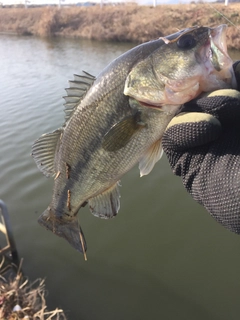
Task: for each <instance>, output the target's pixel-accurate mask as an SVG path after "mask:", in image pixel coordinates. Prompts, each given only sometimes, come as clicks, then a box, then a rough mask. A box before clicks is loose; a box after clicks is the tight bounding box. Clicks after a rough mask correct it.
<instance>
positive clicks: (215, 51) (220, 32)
mask: <svg viewBox="0 0 240 320" xmlns="http://www.w3.org/2000/svg"><path fill="white" fill-rule="evenodd" d="M226 31H227V25H224V24H223V25H220V26H218V27H216V28H213V29H211V32H210V35H211V53H212V57H211V60H212V64H213V66H214V68H215V70H216V71H217V72H219V77H220V78H221V79H223V81H224V82H225V83H226V84H227V85H229V87H230V88H232V89H236V88H237V81H236V77H235V74H234V71H233V67H232V65H233V61H232V59H231V58H230V57H229V55H228V52H227V42H226ZM214 56H216V57H217V58H216V61H214V58H213V57H214Z"/></svg>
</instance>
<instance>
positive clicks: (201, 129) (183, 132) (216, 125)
mask: <svg viewBox="0 0 240 320" xmlns="http://www.w3.org/2000/svg"><path fill="white" fill-rule="evenodd" d="M220 133H221V123H220V122H219V121H218V120H217V119H216V118H215V117H213V116H212V115H209V114H205V113H197V112H191V113H180V114H179V115H177V116H176V117H174V118H173V119H172V121H171V122H170V123H169V125H168V127H167V129H166V131H165V133H164V135H163V140H162V142H163V149H164V150H165V151H166V149H171V150H174V151H185V150H186V149H189V148H193V147H198V146H201V145H205V144H207V143H209V142H212V141H214V140H216V139H217V138H218V137H219V135H220Z"/></svg>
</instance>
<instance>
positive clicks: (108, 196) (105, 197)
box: [88, 182, 120, 219]
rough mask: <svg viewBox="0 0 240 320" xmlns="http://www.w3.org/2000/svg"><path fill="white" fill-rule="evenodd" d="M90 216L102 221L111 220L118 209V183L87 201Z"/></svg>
mask: <svg viewBox="0 0 240 320" xmlns="http://www.w3.org/2000/svg"><path fill="white" fill-rule="evenodd" d="M88 204H89V208H90V210H91V212H92V214H93V215H94V216H96V217H99V218H102V219H109V218H113V217H114V216H116V215H117V213H118V210H119V208H120V192H119V182H117V183H115V184H114V185H113V186H112V187H111V188H109V189H107V190H106V191H104V192H103V193H101V194H99V195H97V196H96V197H94V198H91V199H89V200H88Z"/></svg>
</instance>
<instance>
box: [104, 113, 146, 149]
mask: <svg viewBox="0 0 240 320" xmlns="http://www.w3.org/2000/svg"><path fill="white" fill-rule="evenodd" d="M145 126H146V125H145V123H143V122H142V121H141V113H140V112H137V113H136V114H135V115H133V116H129V117H126V118H124V119H123V120H121V121H120V122H118V123H116V124H115V125H114V126H113V127H112V128H111V129H110V130H109V131H108V132H107V133H106V134H105V136H104V138H103V142H102V147H103V149H105V150H106V151H112V152H113V151H117V150H119V149H121V148H123V147H125V146H126V145H127V144H128V142H129V141H130V140H131V138H132V137H133V135H134V134H135V133H136V132H138V131H139V130H141V129H143V128H144V127H145Z"/></svg>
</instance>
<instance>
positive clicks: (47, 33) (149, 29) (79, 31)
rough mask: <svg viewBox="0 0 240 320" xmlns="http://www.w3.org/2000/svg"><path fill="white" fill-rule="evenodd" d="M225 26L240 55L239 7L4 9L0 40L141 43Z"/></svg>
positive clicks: (231, 45)
mask: <svg viewBox="0 0 240 320" xmlns="http://www.w3.org/2000/svg"><path fill="white" fill-rule="evenodd" d="M224 16H225V17H226V19H227V20H229V21H231V23H233V24H234V26H233V25H231V24H230V23H229V22H228V21H227V20H226V19H225V18H224ZM220 24H228V25H229V27H228V29H227V45H228V48H229V49H240V3H230V4H229V6H227V7H226V6H225V5H224V4H211V5H209V4H207V3H205V4H204V3H201V4H193V3H192V4H175V5H158V6H157V7H155V8H154V7H150V6H138V5H127V4H126V5H118V6H110V5H109V6H104V7H103V8H100V6H99V5H96V6H92V7H62V8H61V9H58V8H57V7H35V8H31V7H29V8H27V9H25V8H0V34H17V35H25V36H40V37H68V38H83V39H92V40H98V41H103V40H104V41H118V42H134V43H142V42H145V41H149V40H152V39H156V38H159V37H162V36H166V35H169V34H171V33H174V32H176V31H177V30H180V29H184V28H187V27H192V26H195V25H205V26H209V27H214V26H217V25H220Z"/></svg>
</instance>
